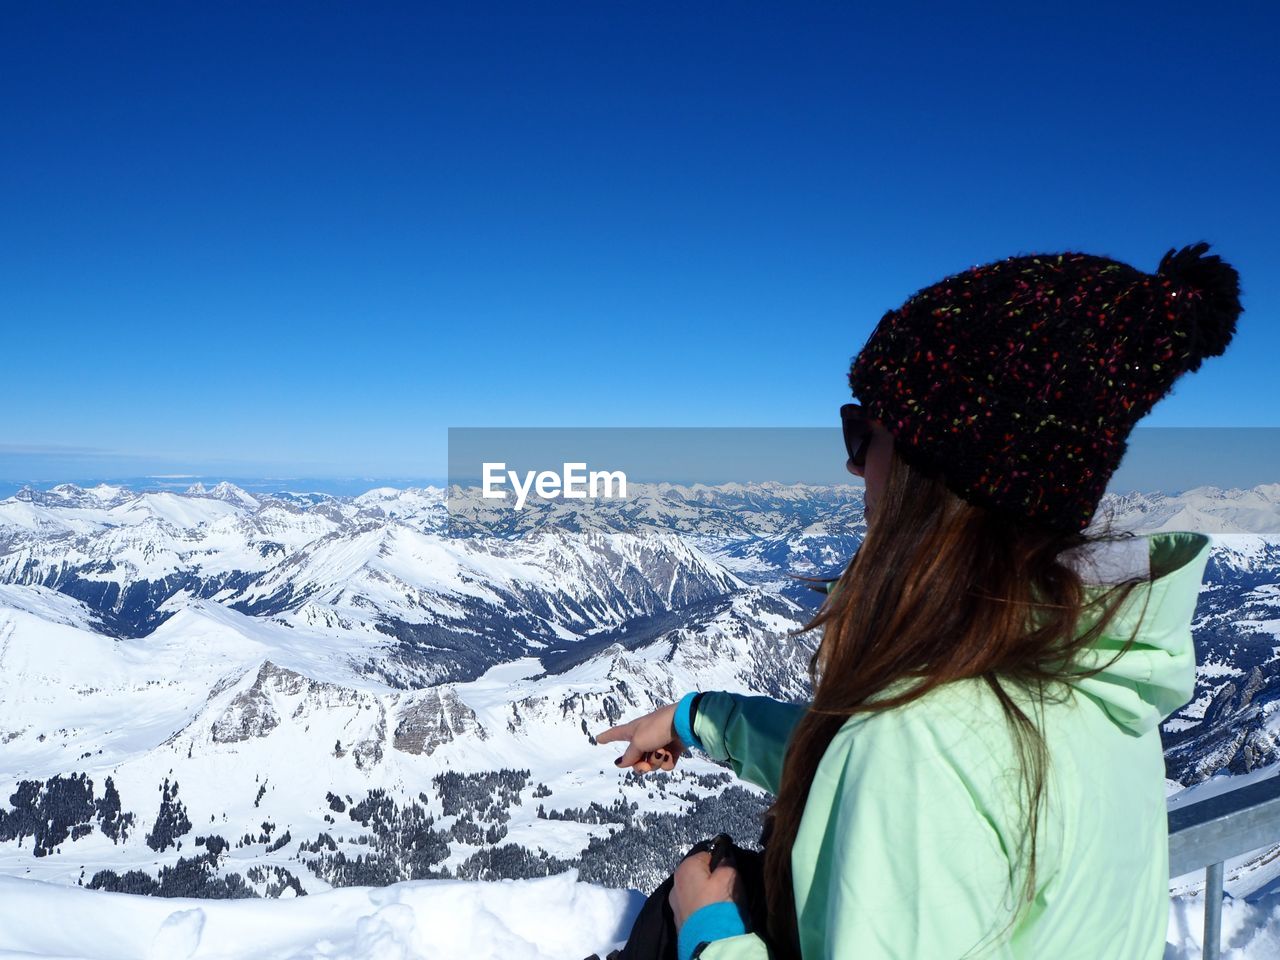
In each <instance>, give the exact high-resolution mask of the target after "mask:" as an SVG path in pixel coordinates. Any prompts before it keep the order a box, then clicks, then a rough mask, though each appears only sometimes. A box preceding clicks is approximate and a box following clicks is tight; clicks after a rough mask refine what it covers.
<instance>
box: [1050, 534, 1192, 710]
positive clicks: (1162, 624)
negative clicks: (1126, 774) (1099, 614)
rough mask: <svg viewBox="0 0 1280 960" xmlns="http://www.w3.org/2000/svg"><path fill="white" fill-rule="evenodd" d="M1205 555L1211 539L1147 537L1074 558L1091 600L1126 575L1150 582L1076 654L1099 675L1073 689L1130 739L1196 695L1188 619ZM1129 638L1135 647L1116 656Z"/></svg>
mask: <svg viewBox="0 0 1280 960" xmlns="http://www.w3.org/2000/svg"><path fill="white" fill-rule="evenodd" d="M1144 547H1145V549H1143V548H1144ZM1209 549H1210V541H1209V538H1208V537H1207V536H1205V535H1204V534H1202V533H1191V532H1181V531H1180V532H1172V533H1150V534H1145V535H1142V536H1138V537H1134V538H1132V539H1129V540H1120V541H1112V542H1109V543H1103V544H1098V545H1094V546H1092V547H1091V548H1090V551H1089V553H1087V554H1084V555H1082V556H1081V557H1080V558H1079V563H1080V566H1079V567H1078V570H1079V572H1080V573H1081V576H1082V577H1084V579H1085V581H1086V584H1087V589H1088V590H1089V592H1090V595H1091V596H1096V595H1097V594H1098V593H1100V592H1102V591H1104V590H1106V589H1107V588H1108V586H1109V585H1111V584H1114V583H1118V582H1120V581H1121V580H1123V579H1125V578H1126V577H1128V576H1132V575H1134V574H1137V575H1139V576H1142V577H1144V578H1145V577H1146V576H1147V575H1148V571H1149V573H1150V580H1149V581H1147V582H1145V583H1143V584H1142V585H1140V586H1138V587H1136V588H1135V589H1134V591H1133V592H1132V593H1131V594H1130V595H1129V597H1128V598H1127V599H1126V600H1125V602H1124V604H1123V605H1122V606H1121V608H1120V609H1119V610H1118V611H1117V613H1116V615H1115V617H1114V618H1113V619H1112V620H1111V622H1110V623H1109V624H1107V626H1106V628H1105V630H1104V631H1103V633H1102V635H1101V636H1100V637H1099V638H1098V639H1097V641H1095V643H1093V644H1092V645H1091V646H1090V647H1089V648H1087V649H1086V650H1084V651H1083V652H1082V653H1081V654H1080V657H1079V660H1078V663H1079V664H1080V666H1081V667H1082V668H1083V669H1084V670H1093V669H1098V668H1099V667H1101V670H1099V672H1098V673H1096V674H1094V675H1093V676H1091V677H1087V678H1084V679H1081V680H1078V681H1076V682H1075V684H1074V685H1075V687H1076V688H1077V689H1078V690H1080V691H1081V692H1083V693H1085V694H1086V695H1088V696H1089V697H1091V698H1092V699H1093V700H1095V701H1097V702H1098V703H1099V704H1100V705H1101V706H1102V708H1103V709H1104V710H1105V711H1106V713H1107V715H1108V716H1109V717H1110V718H1111V719H1112V720H1113V721H1114V722H1115V723H1116V724H1117V725H1118V726H1120V727H1123V728H1124V729H1126V730H1128V731H1130V732H1132V733H1134V734H1135V735H1137V734H1143V733H1146V732H1147V731H1149V730H1152V729H1154V728H1155V727H1156V726H1157V725H1158V724H1159V723H1160V722H1161V721H1162V720H1164V719H1165V717H1167V716H1169V715H1170V714H1171V713H1173V712H1174V711H1175V710H1177V709H1178V708H1179V707H1181V706H1182V705H1183V704H1185V703H1186V702H1187V701H1188V700H1190V699H1191V696H1192V693H1193V692H1194V690H1195V680H1196V657H1195V646H1194V644H1193V642H1192V638H1191V620H1192V616H1193V615H1194V613H1195V608H1196V600H1197V599H1198V597H1199V595H1200V584H1201V580H1202V578H1203V577H1204V569H1205V565H1206V564H1207V563H1208V560H1209ZM1094 622H1096V618H1093V619H1086V620H1085V622H1084V624H1083V627H1082V628H1083V629H1088V627H1089V626H1090V625H1091V624H1092V623H1094ZM1131 636H1132V637H1133V638H1134V640H1133V645H1132V646H1131V647H1130V648H1129V649H1128V650H1125V651H1124V653H1121V654H1120V655H1119V656H1117V655H1116V654H1117V652H1118V651H1120V650H1121V649H1123V647H1124V645H1125V643H1126V642H1127V641H1128V640H1129V638H1130V637H1131Z"/></svg>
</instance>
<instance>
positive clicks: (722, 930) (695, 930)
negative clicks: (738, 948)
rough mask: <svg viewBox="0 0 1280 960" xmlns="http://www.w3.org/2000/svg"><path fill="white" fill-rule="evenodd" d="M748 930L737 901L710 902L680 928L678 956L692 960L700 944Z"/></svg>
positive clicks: (677, 943)
mask: <svg viewBox="0 0 1280 960" xmlns="http://www.w3.org/2000/svg"><path fill="white" fill-rule="evenodd" d="M746 932H747V925H746V924H745V923H744V922H743V921H742V914H741V913H740V912H739V911H738V905H737V904H736V903H731V902H729V901H728V900H722V901H721V902H720V903H709V904H707V905H706V906H705V907H700V908H699V909H697V910H695V911H693V913H691V914H690V915H689V919H687V920H686V921H685V922H684V926H683V927H681V928H680V936H679V937H678V938H677V940H676V956H677V957H679V958H680V960H690V958H692V957H693V951H695V950H697V949H698V945H699V944H702V943H710V942H711V941H712V940H723V939H724V938H725V937H738V936H741V935H742V934H744V933H746Z"/></svg>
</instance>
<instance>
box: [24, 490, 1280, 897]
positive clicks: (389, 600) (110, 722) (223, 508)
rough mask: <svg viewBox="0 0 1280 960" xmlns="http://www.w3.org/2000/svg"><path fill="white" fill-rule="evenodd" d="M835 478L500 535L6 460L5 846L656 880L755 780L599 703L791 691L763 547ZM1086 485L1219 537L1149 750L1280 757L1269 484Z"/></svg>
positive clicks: (339, 874) (408, 875)
mask: <svg viewBox="0 0 1280 960" xmlns="http://www.w3.org/2000/svg"><path fill="white" fill-rule="evenodd" d="M860 492H861V490H860V488H859V487H856V486H852V485H849V486H839V487H810V486H803V485H796V486H783V485H779V484H756V485H726V486H724V487H704V486H693V487H681V486H676V485H670V484H660V485H652V486H647V487H643V488H641V489H640V491H639V495H638V496H637V497H635V498H634V499H632V500H629V501H628V502H627V503H626V504H619V505H617V506H616V507H613V508H607V509H603V510H597V511H595V512H594V513H592V514H591V516H590V517H589V519H588V520H586V521H584V522H582V523H579V524H576V525H575V524H560V525H559V526H557V525H554V524H551V523H548V522H547V518H546V516H545V515H539V514H538V513H537V512H536V511H534V512H529V513H528V515H524V514H521V515H517V516H518V517H519V519H518V520H514V521H513V522H512V523H511V524H510V525H509V527H508V528H507V529H505V530H503V531H500V533H501V534H502V535H501V536H494V535H491V532H489V531H481V530H478V529H473V530H466V529H462V530H459V529H458V525H457V524H456V523H451V522H450V521H451V520H456V518H453V517H450V515H449V513H448V511H447V509H446V508H447V496H448V494H447V491H445V490H443V489H440V488H421V489H407V490H399V489H393V488H380V489H377V490H371V491H369V492H367V493H365V494H363V495H361V496H358V497H354V498H346V497H334V496H328V495H324V494H307V493H298V494H259V495H250V494H248V493H246V492H245V491H243V490H240V489H239V488H237V487H234V486H233V485H230V484H218V485H216V486H212V487H209V488H206V487H204V486H200V485H197V486H194V487H192V488H191V489H189V490H188V491H186V492H185V493H171V492H156V491H132V490H128V489H125V488H123V487H119V486H107V485H100V486H97V487H92V488H79V487H76V486H74V485H70V484H64V485H60V486H58V487H54V488H53V489H51V490H46V491H38V490H33V489H25V490H23V491H21V492H20V493H19V494H18V495H16V496H15V497H12V498H10V499H8V500H5V501H0V874H10V875H15V876H23V877H32V878H36V879H44V880H50V881H55V882H60V883H70V884H76V883H83V884H85V885H89V886H94V887H99V888H103V889H108V890H122V891H134V892H148V893H160V894H163V895H170V896H171V895H183V894H187V895H198V896H204V897H209V896H243V895H250V894H253V893H256V894H260V895H272V896H281V895H283V896H292V895H296V894H299V893H304V892H318V891H322V890H325V889H327V888H329V887H330V886H350V885H353V884H372V885H380V884H386V883H391V882H396V881H406V880H414V879H421V878H439V877H450V878H459V877H460V878H470V879H487V878H496V877H504V876H505V877H533V876H543V875H548V874H553V873H559V872H562V871H563V870H565V869H569V868H576V869H578V870H579V871H580V874H581V876H582V877H583V879H585V880H588V881H591V882H596V883H602V884H605V885H610V886H630V887H642V888H643V887H646V886H650V885H652V884H654V883H656V882H657V881H658V880H660V879H661V877H662V876H664V875H665V874H666V873H667V872H668V871H669V869H670V867H671V859H672V856H673V855H674V853H675V851H676V850H677V849H678V848H679V847H680V845H681V843H682V842H683V841H684V840H685V839H687V840H688V841H690V842H692V841H693V840H696V839H700V838H701V837H702V836H705V835H707V834H709V833H714V832H716V831H717V830H719V829H723V828H726V827H727V828H730V829H731V830H732V831H733V832H734V833H735V834H736V835H737V836H740V837H744V838H748V839H749V838H751V837H752V836H754V835H755V833H756V832H757V830H758V827H759V819H758V818H759V813H760V812H761V810H762V809H763V806H764V802H765V801H764V798H762V797H761V796H760V795H759V793H758V791H754V790H750V789H745V788H742V787H740V786H736V785H735V786H728V785H727V784H728V777H727V775H726V774H725V772H724V771H723V770H722V769H720V768H719V767H716V766H715V765H713V764H710V763H707V762H705V761H699V760H694V761H690V762H685V763H682V764H681V766H680V767H679V768H677V770H676V771H675V772H674V773H673V774H672V775H670V776H662V777H650V778H643V779H640V778H634V777H627V776H623V775H620V774H618V773H617V772H616V771H615V770H614V769H613V768H612V765H611V764H610V763H608V762H607V761H609V760H611V759H612V757H613V756H614V751H612V750H611V749H607V748H603V747H597V746H595V745H594V742H593V740H592V739H591V733H593V732H596V731H599V730H600V729H603V728H604V727H606V726H609V725H611V724H612V723H613V722H615V721H617V720H618V719H619V718H621V717H623V716H625V715H632V714H635V713H638V712H640V711H643V710H645V709H648V708H649V707H651V706H653V705H655V704H658V703H662V702H667V701H669V700H671V699H673V698H675V697H677V696H679V695H680V694H681V693H682V692H684V691H685V690H687V689H692V688H703V689H707V688H716V689H729V690H740V691H744V692H760V693H765V694H769V695H773V696H781V697H785V698H793V699H798V698H801V697H803V696H804V695H805V693H806V690H807V683H808V681H807V662H808V657H809V654H810V651H811V644H812V639H811V638H809V637H807V636H802V637H797V636H795V635H794V632H795V631H797V630H798V629H799V628H800V627H801V626H802V625H803V623H804V622H805V621H806V619H807V617H808V615H809V613H810V612H811V610H812V609H813V607H814V605H815V602H816V595H815V594H814V593H813V592H812V591H810V590H808V588H807V586H806V585H805V584H804V582H803V581H798V580H795V579H793V578H791V577H789V576H788V575H789V574H799V575H802V576H835V575H836V574H838V573H839V572H840V570H841V568H842V566H843V565H844V564H845V563H846V562H847V560H848V558H849V557H850V556H851V555H852V554H853V552H854V550H855V549H856V546H857V544H858V542H860V539H861V536H862V534H863V532H864V531H865V526H864V524H863V518H862V509H861V497H860ZM1108 508H1109V510H1108ZM1103 512H1104V514H1107V513H1109V515H1110V516H1111V517H1112V519H1113V520H1114V522H1115V523H1116V525H1118V526H1128V527H1133V528H1136V529H1141V530H1149V529H1205V530H1209V531H1210V532H1212V533H1213V536H1214V541H1215V550H1214V555H1213V559H1212V560H1211V562H1210V569H1209V572H1208V574H1207V577H1206V583H1207V587H1206V591H1205V594H1204V596H1203V598H1202V603H1201V607H1200V609H1199V611H1198V612H1197V621H1196V627H1195V629H1196V633H1197V639H1198V640H1199V642H1200V645H1201V661H1202V667H1201V675H1200V681H1199V684H1200V685H1199V687H1198V690H1197V699H1196V700H1195V702H1193V703H1192V704H1190V705H1189V706H1188V707H1187V708H1186V709H1185V710H1184V711H1182V713H1181V714H1179V716H1178V717H1177V718H1175V719H1174V720H1172V721H1171V722H1170V724H1169V728H1168V731H1167V733H1168V738H1169V740H1168V742H1169V767H1170V776H1171V777H1172V778H1173V779H1175V780H1177V781H1178V782H1179V783H1180V784H1192V783H1196V782H1199V781H1202V780H1205V779H1207V778H1209V777H1212V776H1213V775H1214V774H1215V773H1219V772H1222V771H1225V772H1230V773H1244V772H1247V771H1250V770H1254V769H1257V768H1258V767H1260V766H1263V765H1265V764H1269V763H1274V762H1276V761H1278V760H1280V751H1278V750H1277V742H1276V736H1275V723H1276V709H1277V708H1276V703H1277V702H1278V701H1280V690H1277V689H1276V682H1277V681H1276V669H1275V662H1276V658H1277V653H1278V648H1280V640H1278V639H1277V633H1280V485H1271V486H1268V487H1258V488H1255V489H1253V490H1249V491H1222V490H1216V489H1212V488H1202V489H1200V490H1196V491H1190V492H1189V493H1187V494H1183V495H1179V496H1168V495H1164V494H1151V495H1142V496H1138V495H1131V496H1126V497H1122V498H1108V501H1107V503H1106V504H1105V505H1104V511H1103ZM560 519H561V520H563V519H564V518H563V517H561V518H560ZM1268 524H1269V526H1268ZM565 526H569V527H574V526H576V529H571V530H566V529H563V527H565ZM459 533H462V534H465V535H459ZM659 826H660V827H661V828H662V829H663V830H664V831H665V833H666V835H667V836H668V838H669V843H666V844H664V845H662V849H655V845H654V844H652V843H651V842H649V841H648V839H647V838H646V833H647V832H648V831H652V830H653V829H655V828H657V827H659Z"/></svg>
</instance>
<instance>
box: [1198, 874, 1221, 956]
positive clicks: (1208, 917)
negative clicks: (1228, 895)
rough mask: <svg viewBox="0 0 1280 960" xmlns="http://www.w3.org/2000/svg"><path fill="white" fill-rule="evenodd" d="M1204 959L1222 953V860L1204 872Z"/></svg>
mask: <svg viewBox="0 0 1280 960" xmlns="http://www.w3.org/2000/svg"><path fill="white" fill-rule="evenodd" d="M1201 953H1202V956H1203V957H1204V960H1218V957H1220V956H1221V955H1222V861H1221V860H1219V861H1218V862H1217V863H1211V864H1209V868H1208V869H1207V870H1205V872H1204V948H1203V950H1202V951H1201Z"/></svg>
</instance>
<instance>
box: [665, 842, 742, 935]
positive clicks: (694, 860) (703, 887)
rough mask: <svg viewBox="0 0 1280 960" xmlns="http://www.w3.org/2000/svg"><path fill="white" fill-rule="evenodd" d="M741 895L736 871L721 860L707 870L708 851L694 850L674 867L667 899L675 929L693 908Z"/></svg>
mask: <svg viewBox="0 0 1280 960" xmlns="http://www.w3.org/2000/svg"><path fill="white" fill-rule="evenodd" d="M744 899H745V894H744V892H743V889H742V881H741V880H740V879H739V878H738V871H737V870H735V869H733V867H731V866H729V865H728V864H725V863H722V864H720V866H718V867H716V869H715V871H714V872H712V870H711V854H710V853H695V854H694V855H693V856H691V857H687V858H685V860H684V861H683V862H682V863H681V864H680V866H678V867H676V880H675V883H674V884H673V885H672V887H671V895H670V896H669V897H667V902H668V903H670V904H671V912H672V913H674V914H675V917H676V930H679V929H680V928H681V927H683V926H684V922H685V921H686V920H688V919H689V917H690V916H692V915H693V914H694V913H695V912H696V911H698V910H700V909H702V908H703V907H705V906H707V905H708V904H712V903H721V902H722V901H728V902H730V903H732V902H734V901H743V900H744Z"/></svg>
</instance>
